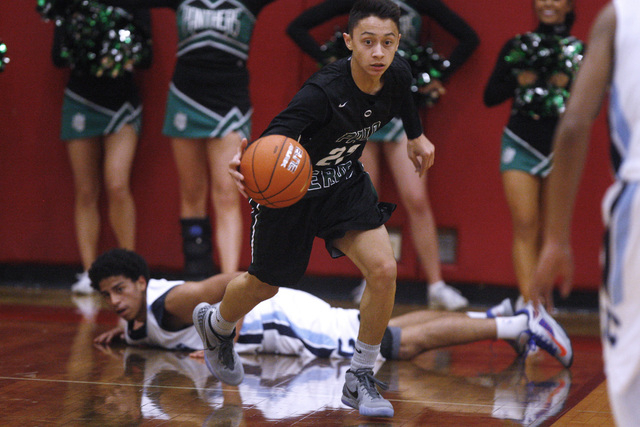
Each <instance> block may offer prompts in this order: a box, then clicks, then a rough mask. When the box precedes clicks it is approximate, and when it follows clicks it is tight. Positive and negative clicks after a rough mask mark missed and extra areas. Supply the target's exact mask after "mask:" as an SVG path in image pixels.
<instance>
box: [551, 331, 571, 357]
mask: <svg viewBox="0 0 640 427" xmlns="http://www.w3.org/2000/svg"><path fill="white" fill-rule="evenodd" d="M551 339H552V340H553V342H554V343H556V345H557V346H558V348H559V349H560V356H561V357H564V356H566V355H567V349H566V348H564V347H563V346H562V344H560V343H559V342H558V340H557V339H556V337H554V336H552V337H551Z"/></svg>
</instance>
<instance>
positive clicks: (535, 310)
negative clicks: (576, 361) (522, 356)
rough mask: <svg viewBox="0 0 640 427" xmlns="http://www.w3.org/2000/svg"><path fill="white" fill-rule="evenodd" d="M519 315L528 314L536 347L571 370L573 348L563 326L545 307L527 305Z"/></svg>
mask: <svg viewBox="0 0 640 427" xmlns="http://www.w3.org/2000/svg"><path fill="white" fill-rule="evenodd" d="M518 313H526V314H527V316H529V331H530V332H531V338H532V339H533V341H534V342H535V344H536V346H537V347H540V348H542V349H543V350H546V351H547V352H548V353H549V354H551V355H552V356H554V357H555V358H556V359H558V360H559V361H560V363H562V365H563V366H564V367H565V368H569V367H570V366H571V362H573V348H572V347H571V340H570V339H569V336H568V335H567V332H566V331H565V330H564V329H563V328H562V326H560V324H559V323H558V322H557V321H556V320H555V319H554V318H553V317H551V315H550V314H549V313H547V311H546V310H545V309H544V307H542V306H538V307H535V306H534V305H533V304H532V303H528V304H526V305H525V307H524V309H523V310H522V311H521V312H518ZM518 313H516V314H518Z"/></svg>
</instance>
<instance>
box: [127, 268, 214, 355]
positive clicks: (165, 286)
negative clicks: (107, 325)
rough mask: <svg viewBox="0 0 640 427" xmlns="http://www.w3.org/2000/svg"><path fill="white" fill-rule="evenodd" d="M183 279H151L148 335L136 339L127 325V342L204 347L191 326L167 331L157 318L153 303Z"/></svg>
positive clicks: (171, 346) (194, 348)
mask: <svg viewBox="0 0 640 427" xmlns="http://www.w3.org/2000/svg"><path fill="white" fill-rule="evenodd" d="M183 283H184V282H182V281H169V280H166V279H160V280H158V279H151V280H149V283H148V284H147V324H146V336H145V337H143V338H140V339H134V338H132V337H130V336H129V327H128V325H127V326H126V327H125V339H126V340H127V343H129V344H134V345H143V344H144V345H151V346H156V347H163V348H167V349H169V350H198V349H201V348H202V340H201V339H200V336H199V335H198V333H197V332H196V328H195V327H193V326H191V327H188V328H184V329H182V330H179V331H167V330H166V329H163V328H162V327H161V326H160V325H159V324H158V320H157V319H156V317H155V315H154V314H153V311H152V310H151V305H152V304H153V303H154V302H155V300H157V299H158V298H160V297H161V296H162V295H164V294H165V292H167V291H168V290H169V289H171V288H173V287H174V286H178V285H182V284H183Z"/></svg>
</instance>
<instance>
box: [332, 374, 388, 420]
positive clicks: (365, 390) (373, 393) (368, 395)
mask: <svg viewBox="0 0 640 427" xmlns="http://www.w3.org/2000/svg"><path fill="white" fill-rule="evenodd" d="M376 385H378V386H380V388H382V389H383V390H386V389H387V385H386V384H385V383H383V382H382V381H379V380H377V379H375V378H374V377H373V370H371V369H368V368H362V369H356V370H355V371H352V370H351V369H349V370H348V371H347V373H346V375H345V382H344V387H342V403H344V404H345V405H347V406H350V407H352V408H353V409H357V410H358V411H360V415H364V416H366V417H393V406H392V405H391V402H389V401H388V400H387V399H385V398H384V397H382V396H381V395H380V393H378V389H377V388H376Z"/></svg>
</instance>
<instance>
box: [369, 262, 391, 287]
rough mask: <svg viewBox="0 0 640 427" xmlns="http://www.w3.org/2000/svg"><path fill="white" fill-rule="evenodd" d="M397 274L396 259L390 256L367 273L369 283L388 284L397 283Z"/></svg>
mask: <svg viewBox="0 0 640 427" xmlns="http://www.w3.org/2000/svg"><path fill="white" fill-rule="evenodd" d="M396 276H397V266H396V260H395V259H393V258H390V259H388V260H385V261H381V262H378V263H376V264H375V266H374V267H373V268H371V269H370V270H369V273H368V274H367V275H366V279H367V283H371V284H375V283H379V284H385V285H386V284H388V283H395V281H396Z"/></svg>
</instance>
